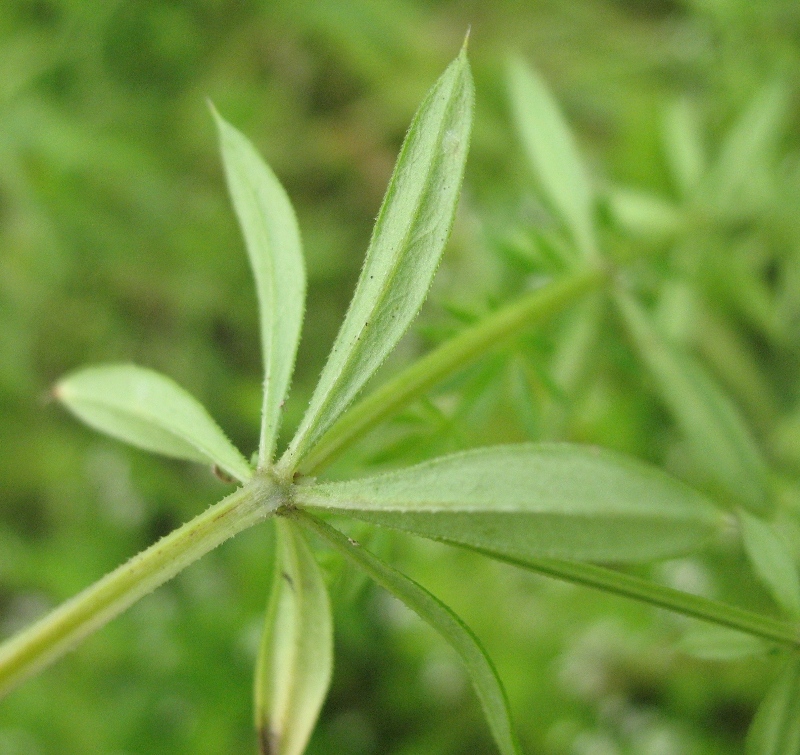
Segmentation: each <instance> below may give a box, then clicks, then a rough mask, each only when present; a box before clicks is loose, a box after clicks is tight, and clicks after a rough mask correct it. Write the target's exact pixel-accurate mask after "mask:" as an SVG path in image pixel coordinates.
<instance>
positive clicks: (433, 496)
mask: <svg viewBox="0 0 800 755" xmlns="http://www.w3.org/2000/svg"><path fill="white" fill-rule="evenodd" d="M295 501H296V503H297V504H298V505H300V506H309V507H313V508H318V509H328V510H331V509H335V510H337V511H341V512H343V513H344V512H346V513H347V514H349V515H351V516H354V517H356V518H359V519H363V520H366V521H369V522H374V523H375V524H380V525H385V526H388V527H394V528H397V529H401V530H405V531H407V532H412V533H414V534H417V535H423V536H424V537H430V538H433V539H436V540H444V541H447V542H453V543H460V544H464V545H469V546H473V547H477V548H482V549H486V550H489V551H493V552H495V553H500V554H504V555H507V556H511V557H518V558H523V559H524V558H528V557H536V556H550V557H555V558H574V559H580V560H590V561H591V560H594V561H614V562H631V561H647V560H651V559H656V558H661V557H664V556H668V555H673V554H677V553H681V552H686V551H689V550H692V549H695V548H698V547H700V546H701V545H702V544H703V543H704V542H705V541H706V540H707V539H708V538H709V537H710V536H711V535H712V534H713V533H714V532H715V530H716V529H717V528H718V527H719V526H720V523H721V518H720V514H719V512H717V510H716V509H715V508H714V507H713V506H712V505H711V504H709V503H708V502H707V501H706V500H705V499H704V498H703V497H702V496H701V495H699V494H698V493H696V492H695V491H693V490H692V489H691V488H688V487H686V486H685V485H683V484H682V483H680V482H678V481H677V480H674V479H672V478H671V477H669V476H668V475H666V474H664V473H663V472H660V471H659V470H658V469H656V468H654V467H649V466H646V465H644V464H641V463H639V462H636V461H634V460H632V459H629V458H627V457H624V456H622V455H619V454H615V453H611V452H609V451H604V450H601V449H599V448H589V447H581V446H574V445H569V444H532V443H528V444H519V445H513V446H495V447H491V448H480V449H475V450H472V451H466V452H462V453H458V454H453V455H451V456H443V457H441V458H438V459H434V460H433V461H429V462H426V463H423V464H418V465H416V466H413V467H409V468H406V469H402V470H399V471H396V472H389V473H386V474H380V475H376V476H374V477H366V478H363V479H360V480H351V481H347V482H333V483H324V484H321V485H313V486H311V485H309V486H302V487H299V488H298V489H297V492H296V496H295Z"/></svg>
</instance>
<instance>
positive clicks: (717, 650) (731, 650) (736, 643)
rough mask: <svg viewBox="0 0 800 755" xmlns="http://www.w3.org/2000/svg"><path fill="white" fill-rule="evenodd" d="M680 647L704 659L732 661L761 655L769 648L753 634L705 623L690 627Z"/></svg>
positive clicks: (687, 652) (680, 642) (689, 653)
mask: <svg viewBox="0 0 800 755" xmlns="http://www.w3.org/2000/svg"><path fill="white" fill-rule="evenodd" d="M678 648H679V649H680V650H681V651H683V652H684V653H686V654H687V655H691V656H694V657H695V658H701V659H702V660H704V661H732V660H736V659H737V658H746V657H748V656H753V655H761V654H763V653H765V652H767V649H768V647H767V645H766V644H765V643H764V641H763V640H761V639H759V638H758V637H754V636H753V635H752V634H745V633H744V632H737V631H736V630H735V629H728V628H727V627H720V626H716V625H713V624H704V623H698V624H696V625H695V626H693V627H692V628H691V629H689V630H688V631H687V632H686V633H685V634H684V635H683V637H681V639H680V641H679V642H678Z"/></svg>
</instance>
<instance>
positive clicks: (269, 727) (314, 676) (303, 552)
mask: <svg viewBox="0 0 800 755" xmlns="http://www.w3.org/2000/svg"><path fill="white" fill-rule="evenodd" d="M275 524H276V527H277V534H278V537H277V552H276V561H275V574H274V577H273V584H272V593H271V595H270V601H269V608H268V609H267V619H266V624H265V626H264V635H263V637H262V640H261V650H260V652H259V656H258V664H257V667H256V681H255V700H256V711H255V712H256V730H257V731H258V735H259V744H260V746H261V752H262V753H263V755H301V754H302V753H303V751H304V750H305V748H306V745H307V744H308V740H309V738H310V736H311V732H312V731H313V730H314V726H315V724H316V722H317V717H318V716H319V711H320V709H321V708H322V703H323V702H324V700H325V696H326V695H327V693H328V687H329V685H330V680H331V672H332V669H333V621H332V618H331V607H330V601H329V599H328V591H327V589H326V587H325V581H324V579H323V576H322V573H321V571H320V568H319V566H318V565H317V562H316V560H315V559H314V555H313V554H312V553H311V550H310V549H309V547H308V544H307V543H306V542H305V539H304V537H303V534H302V532H301V530H300V529H299V528H298V527H297V526H296V525H295V524H294V523H293V522H290V521H287V520H285V519H280V518H279V519H278V520H277V521H276V523H275Z"/></svg>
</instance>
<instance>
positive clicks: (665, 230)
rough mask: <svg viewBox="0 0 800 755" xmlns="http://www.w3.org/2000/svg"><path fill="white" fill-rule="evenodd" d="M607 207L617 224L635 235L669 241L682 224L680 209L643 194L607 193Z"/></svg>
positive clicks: (622, 190) (631, 190) (622, 191)
mask: <svg viewBox="0 0 800 755" xmlns="http://www.w3.org/2000/svg"><path fill="white" fill-rule="evenodd" d="M608 204H609V209H610V210H611V214H612V215H613V217H614V219H615V220H616V221H617V223H619V225H620V226H621V227H622V228H624V229H625V230H626V231H628V232H629V233H631V234H634V235H637V236H646V237H650V238H658V239H669V238H671V237H672V236H674V234H675V233H676V232H677V231H679V230H680V228H681V225H682V224H683V217H682V215H681V211H680V209H679V208H677V207H675V206H674V205H672V204H671V203H670V202H668V201H666V200H665V199H662V198H661V197H659V196H657V195H655V194H649V193H647V192H644V191H636V190H634V189H626V188H616V189H613V190H611V191H609V193H608Z"/></svg>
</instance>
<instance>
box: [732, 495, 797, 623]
mask: <svg viewBox="0 0 800 755" xmlns="http://www.w3.org/2000/svg"><path fill="white" fill-rule="evenodd" d="M739 522H740V524H741V527H742V541H743V542H744V548H745V551H746V552H747V556H748V558H749V559H750V563H751V564H752V565H753V570H754V571H755V573H756V574H757V575H758V578H759V579H760V580H761V581H762V582H763V584H764V586H765V587H766V588H767V589H768V590H769V592H770V594H771V595H772V597H773V598H774V599H775V602H776V603H777V604H778V605H779V606H781V607H782V608H783V609H784V610H785V611H786V612H787V613H789V614H790V615H791V616H793V617H795V618H800V577H798V574H797V565H796V564H795V561H794V557H793V555H792V552H791V551H790V550H789V546H788V544H787V543H786V541H785V540H784V539H783V538H782V537H781V535H780V533H779V532H778V531H777V530H776V528H775V526H774V525H773V524H771V523H770V522H765V521H764V520H763V519H760V518H759V517H756V516H753V515H752V514H748V513H747V512H746V511H739Z"/></svg>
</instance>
